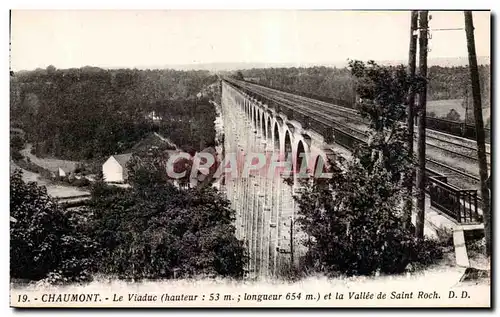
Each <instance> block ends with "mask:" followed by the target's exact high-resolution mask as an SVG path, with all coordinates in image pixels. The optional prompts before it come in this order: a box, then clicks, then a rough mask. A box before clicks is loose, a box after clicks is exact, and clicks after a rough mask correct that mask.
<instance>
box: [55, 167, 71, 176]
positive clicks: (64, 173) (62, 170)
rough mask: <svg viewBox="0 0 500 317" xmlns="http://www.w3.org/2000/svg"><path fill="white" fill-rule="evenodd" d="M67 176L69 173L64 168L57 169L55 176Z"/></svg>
mask: <svg viewBox="0 0 500 317" xmlns="http://www.w3.org/2000/svg"><path fill="white" fill-rule="evenodd" d="M68 175H69V171H68V170H65V169H64V168H61V167H59V168H58V169H57V176H59V177H66V176H68Z"/></svg>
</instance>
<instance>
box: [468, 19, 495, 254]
mask: <svg viewBox="0 0 500 317" xmlns="http://www.w3.org/2000/svg"><path fill="white" fill-rule="evenodd" d="M464 18H465V34H466V36H467V50H468V51H469V69H470V77H471V82H472V104H473V107H474V121H475V125H476V142H477V158H478V162H479V178H480V180H481V198H482V199H481V201H482V202H483V204H482V209H483V219H484V237H485V240H486V255H488V256H490V255H491V224H490V220H491V213H490V195H489V189H488V165H487V161H486V145H485V139H484V138H485V135H484V123H483V109H482V106H481V90H480V86H479V71H478V68H477V57H476V45H475V42H474V24H473V20H472V11H464Z"/></svg>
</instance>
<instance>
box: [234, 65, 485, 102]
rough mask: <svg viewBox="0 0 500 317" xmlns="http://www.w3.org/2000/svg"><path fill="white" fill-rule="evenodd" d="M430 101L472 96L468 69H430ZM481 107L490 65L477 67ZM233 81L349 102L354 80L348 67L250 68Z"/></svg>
mask: <svg viewBox="0 0 500 317" xmlns="http://www.w3.org/2000/svg"><path fill="white" fill-rule="evenodd" d="M428 73H429V88H428V99H429V100H443V99H463V98H464V96H465V94H466V90H468V94H469V96H470V95H471V93H470V92H471V83H470V74H469V69H468V67H466V66H458V67H441V66H431V67H429V71H428ZM479 73H480V81H481V91H482V99H483V107H485V108H486V107H489V105H490V78H491V75H490V65H481V66H480V67H479ZM234 76H235V77H236V78H241V77H243V78H244V79H246V80H250V81H254V82H257V83H262V84H265V85H269V86H272V87H275V88H278V89H283V88H284V89H289V90H293V91H297V92H304V93H310V94H314V95H318V96H324V97H330V98H337V99H341V100H346V101H352V100H353V98H354V91H355V87H354V80H353V78H352V75H351V74H350V72H349V70H348V69H347V68H336V67H325V66H318V67H308V68H304V67H298V68H297V67H290V68H253V69H248V70H241V71H237V72H235V74H234Z"/></svg>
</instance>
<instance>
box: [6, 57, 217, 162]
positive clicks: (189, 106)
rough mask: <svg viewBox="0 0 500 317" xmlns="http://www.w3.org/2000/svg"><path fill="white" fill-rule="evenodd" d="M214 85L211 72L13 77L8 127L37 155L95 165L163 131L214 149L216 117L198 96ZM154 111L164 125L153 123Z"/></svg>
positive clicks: (51, 71)
mask: <svg viewBox="0 0 500 317" xmlns="http://www.w3.org/2000/svg"><path fill="white" fill-rule="evenodd" d="M216 81H217V76H215V75H213V74H211V73H209V72H208V71H175V70H137V69H116V70H107V69H100V68H96V67H83V68H73V69H55V68H52V67H48V68H47V69H45V70H44V69H38V70H35V71H30V72H20V73H16V74H15V76H14V77H12V78H11V107H10V108H11V124H13V125H15V126H18V127H21V128H22V129H24V130H25V132H26V133H27V136H28V141H29V142H31V143H33V144H34V149H35V154H37V155H39V156H46V155H47V156H55V157H59V158H65V159H74V160H82V159H93V158H98V157H104V156H107V155H111V154H116V153H121V152H123V151H126V150H127V149H129V148H131V147H132V146H133V145H134V144H135V143H136V142H138V141H139V140H141V139H142V138H143V137H144V136H145V135H147V134H148V133H150V132H151V131H152V130H154V131H163V132H164V133H166V134H167V136H168V137H170V138H171V139H172V141H173V142H174V143H177V144H178V145H180V146H182V145H186V146H189V147H193V148H195V149H199V148H200V149H201V148H204V147H205V146H207V144H209V143H211V142H213V139H214V137H215V131H214V126H213V120H214V119H215V110H214V109H213V106H212V105H211V104H210V103H209V99H208V98H207V96H203V95H200V92H201V91H202V90H203V89H204V88H206V87H207V86H209V85H210V84H212V83H215V82H216ZM153 111H154V112H155V114H156V115H157V116H160V117H161V118H162V119H163V120H161V122H156V123H155V124H152V123H151V119H150V118H148V115H149V114H151V113H152V112H153Z"/></svg>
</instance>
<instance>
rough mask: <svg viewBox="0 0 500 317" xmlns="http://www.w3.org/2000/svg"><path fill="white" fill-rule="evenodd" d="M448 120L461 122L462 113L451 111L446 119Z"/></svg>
mask: <svg viewBox="0 0 500 317" xmlns="http://www.w3.org/2000/svg"><path fill="white" fill-rule="evenodd" d="M445 119H446V120H450V121H455V122H460V113H458V111H456V110H455V109H451V110H450V112H448V114H447V115H446V117H445Z"/></svg>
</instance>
